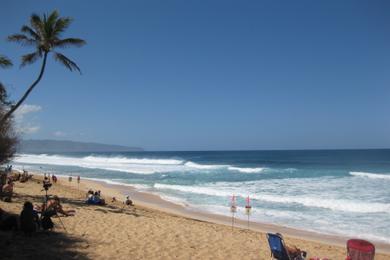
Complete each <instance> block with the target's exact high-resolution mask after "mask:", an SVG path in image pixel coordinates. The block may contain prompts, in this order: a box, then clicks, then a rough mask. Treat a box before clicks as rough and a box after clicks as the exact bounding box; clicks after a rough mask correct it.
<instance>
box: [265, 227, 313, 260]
mask: <svg viewBox="0 0 390 260" xmlns="http://www.w3.org/2000/svg"><path fill="white" fill-rule="evenodd" d="M267 240H268V244H269V248H270V250H271V259H278V260H304V259H305V257H306V252H302V254H299V255H297V256H290V255H289V253H288V251H287V248H286V246H285V244H284V240H283V237H282V235H281V234H279V233H276V234H272V233H268V234H267Z"/></svg>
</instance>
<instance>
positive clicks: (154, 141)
mask: <svg viewBox="0 0 390 260" xmlns="http://www.w3.org/2000/svg"><path fill="white" fill-rule="evenodd" d="M0 9H1V11H0V14H1V15H0V24H1V30H0V39H2V40H1V41H0V53H1V54H5V55H7V56H8V57H10V58H12V59H13V61H14V63H15V64H16V66H14V67H13V68H12V69H9V70H0V79H1V81H2V82H3V83H4V84H6V85H7V86H8V89H9V91H10V93H11V97H12V98H13V99H14V100H16V99H17V98H19V97H20V96H21V94H22V92H23V91H25V90H26V88H27V86H28V85H29V84H30V83H31V82H32V81H33V80H34V79H35V77H36V76H37V74H38V70H39V66H40V63H39V62H38V63H37V64H35V65H33V66H28V67H25V68H22V69H19V66H18V65H19V64H20V63H19V58H20V56H21V55H22V54H25V53H28V52H30V51H31V49H29V48H28V47H21V46H18V45H17V44H15V43H9V42H6V41H5V38H6V37H7V36H8V35H9V34H12V33H16V32H18V31H19V29H20V27H21V26H22V25H23V24H25V23H28V21H29V16H30V15H31V13H33V12H35V13H39V14H42V13H44V12H50V11H52V10H53V9H57V10H58V11H59V12H60V14H61V15H62V16H71V17H73V18H74V22H73V24H72V25H71V27H70V28H69V30H68V31H67V32H66V33H65V34H64V37H66V36H68V37H80V38H83V39H85V40H86V41H87V42H88V44H87V45H86V46H84V47H83V48H80V49H77V48H76V49H66V50H64V53H65V54H66V55H67V56H68V57H70V58H72V59H74V60H75V61H76V62H77V63H78V65H79V66H80V67H81V69H82V72H83V74H82V75H80V74H78V73H74V72H73V73H72V72H69V71H67V70H66V69H65V68H64V67H62V66H61V65H59V64H58V63H55V62H54V60H53V59H51V60H50V62H49V63H48V67H47V71H46V74H45V75H44V78H43V80H42V81H41V83H40V84H39V85H38V86H37V88H36V89H35V91H34V92H33V93H32V95H31V96H30V97H29V98H28V100H27V102H26V104H27V105H28V106H25V107H24V108H23V109H22V110H21V111H19V114H18V116H17V121H18V125H19V127H20V128H22V129H24V134H23V137H24V138H26V139H30V138H31V139H68V140H79V141H96V142H103V143H110V144H123V145H135V146H141V147H144V148H145V149H148V150H225V149H311V148H317V149H318V148H389V147H390V1H387V0H384V1H371V0H367V1H338V0H334V1H333V0H330V1H313V0H308V1H275V0H271V1H227V0H224V1H183V0H177V1H170V0H167V1H69V0H67V1H40V0H35V1H16V0H3V1H1V8H0Z"/></svg>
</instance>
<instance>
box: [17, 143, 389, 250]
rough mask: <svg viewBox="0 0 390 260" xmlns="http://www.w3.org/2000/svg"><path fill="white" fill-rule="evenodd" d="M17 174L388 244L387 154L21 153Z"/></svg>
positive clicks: (313, 152) (360, 152)
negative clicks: (125, 189) (131, 190)
mask: <svg viewBox="0 0 390 260" xmlns="http://www.w3.org/2000/svg"><path fill="white" fill-rule="evenodd" d="M13 164H14V168H16V169H23V168H24V169H26V170H30V171H41V172H46V173H50V174H53V173H54V174H58V175H66V176H68V175H73V176H76V175H80V176H81V178H90V179H98V180H102V181H105V182H107V183H112V184H124V185H132V186H134V187H135V188H137V189H138V190H140V191H146V192H151V193H155V194H158V195H160V196H161V197H162V198H163V199H166V200H169V201H172V202H174V203H178V204H182V205H190V207H191V208H194V209H198V210H203V211H207V212H212V213H217V214H222V215H228V216H230V215H231V213H230V202H231V197H232V196H233V195H234V196H236V197H237V206H238V212H237V215H236V216H237V217H238V218H242V219H246V218H247V216H246V215H245V210H244V207H245V203H246V198H247V197H248V196H249V198H250V202H251V206H252V214H251V216H250V219H251V221H258V222H262V223H264V222H265V223H272V224H277V225H283V226H287V227H292V228H297V229H304V230H308V231H313V232H318V233H325V234H332V235H342V236H348V237H360V238H364V239H368V240H372V241H381V242H385V243H390V150H299V151H206V152H128V153H93V154H90V153H71V154H18V155H17V157H16V158H15V159H14V161H13Z"/></svg>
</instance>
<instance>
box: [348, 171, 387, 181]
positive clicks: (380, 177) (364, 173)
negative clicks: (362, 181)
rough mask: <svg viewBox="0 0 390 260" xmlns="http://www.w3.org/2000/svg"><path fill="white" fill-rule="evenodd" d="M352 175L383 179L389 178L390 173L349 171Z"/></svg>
mask: <svg viewBox="0 0 390 260" xmlns="http://www.w3.org/2000/svg"><path fill="white" fill-rule="evenodd" d="M349 174H350V175H352V176H357V177H366V178H370V179H384V180H390V174H380V173H370V172H350V173H349Z"/></svg>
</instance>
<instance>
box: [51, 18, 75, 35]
mask: <svg viewBox="0 0 390 260" xmlns="http://www.w3.org/2000/svg"><path fill="white" fill-rule="evenodd" d="M72 21H73V19H72V18H70V17H62V18H60V19H58V20H57V21H56V23H55V25H54V31H53V34H54V35H55V36H56V37H59V36H60V35H61V33H62V32H63V31H65V30H66V29H67V28H68V27H69V25H70V24H71V23H72Z"/></svg>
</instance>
